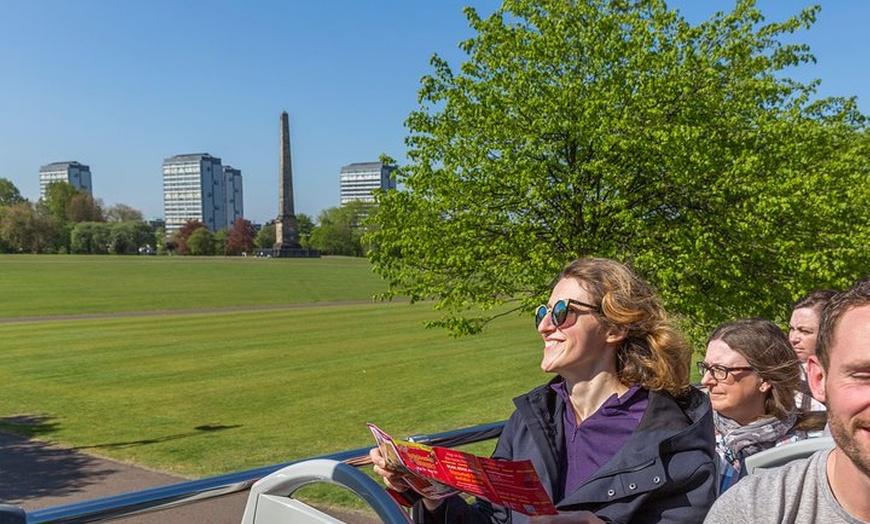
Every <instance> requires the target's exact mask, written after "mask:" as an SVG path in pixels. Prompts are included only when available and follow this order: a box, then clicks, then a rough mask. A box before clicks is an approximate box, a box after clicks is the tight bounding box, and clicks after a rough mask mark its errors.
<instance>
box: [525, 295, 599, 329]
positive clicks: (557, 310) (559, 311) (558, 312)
mask: <svg viewBox="0 0 870 524" xmlns="http://www.w3.org/2000/svg"><path fill="white" fill-rule="evenodd" d="M572 304H573V305H575V306H583V307H587V308H589V309H590V310H592V311H600V310H601V308H599V307H598V306H593V305H592V304H587V303H586V302H581V301H579V300H574V299H573V298H563V299H562V300H557V301H556V303H555V304H553V307H552V308H550V307H547V305H546V304H541V305H540V306H538V307H537V308H536V309H535V327H538V326H540V325H541V322H543V321H544V317H546V316H547V313H550V322H552V323H553V326H554V327H557V328H558V327H561V326H562V324H564V323H565V321H566V320H568V313H570V312H572V311H573V312H574V313H575V314H577V315H581V314H583V315H588V314H590V313H592V311H583V312H580V311H576V310H572V309H571V305H572Z"/></svg>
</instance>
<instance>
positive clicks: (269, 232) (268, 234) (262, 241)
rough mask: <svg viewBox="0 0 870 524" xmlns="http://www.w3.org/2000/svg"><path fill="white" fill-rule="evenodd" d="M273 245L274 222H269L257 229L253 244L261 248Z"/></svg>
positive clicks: (268, 247)
mask: <svg viewBox="0 0 870 524" xmlns="http://www.w3.org/2000/svg"><path fill="white" fill-rule="evenodd" d="M274 245H275V223H274V222H270V223H268V224H265V225H264V226H263V227H261V228H260V230H259V231H257V236H256V237H254V246H256V247H259V248H261V249H270V248H271V247H272V246H274Z"/></svg>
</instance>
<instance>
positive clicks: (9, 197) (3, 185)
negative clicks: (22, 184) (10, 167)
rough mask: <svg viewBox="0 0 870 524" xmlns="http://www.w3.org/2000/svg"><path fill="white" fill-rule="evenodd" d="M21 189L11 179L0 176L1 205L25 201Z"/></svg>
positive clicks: (11, 204)
mask: <svg viewBox="0 0 870 524" xmlns="http://www.w3.org/2000/svg"><path fill="white" fill-rule="evenodd" d="M24 200H25V198H24V197H22V196H21V191H19V190H18V188H17V187H16V186H15V184H13V183H12V181H11V180H8V179H5V178H0V207H4V206H13V205H15V204H20V203H22V202H24Z"/></svg>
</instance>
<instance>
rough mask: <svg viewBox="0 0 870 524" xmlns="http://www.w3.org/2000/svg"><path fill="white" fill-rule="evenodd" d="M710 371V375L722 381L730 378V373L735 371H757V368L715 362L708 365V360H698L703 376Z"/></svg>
mask: <svg viewBox="0 0 870 524" xmlns="http://www.w3.org/2000/svg"><path fill="white" fill-rule="evenodd" d="M708 371H709V372H710V376H711V377H713V378H714V379H716V380H719V381H722V380H726V379H727V378H728V375H729V374H730V373H734V372H735V371H755V368H751V367H749V366H737V367H733V368H729V367H725V366H720V365H718V364H713V365H712V366H710V365H708V364H707V363H706V362H698V373H700V374H701V378H703V377H704V375H705V374H706V373H707V372H708Z"/></svg>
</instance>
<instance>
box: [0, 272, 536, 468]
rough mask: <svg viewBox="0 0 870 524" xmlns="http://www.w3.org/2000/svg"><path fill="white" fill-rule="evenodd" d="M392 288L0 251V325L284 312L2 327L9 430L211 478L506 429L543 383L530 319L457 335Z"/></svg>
mask: <svg viewBox="0 0 870 524" xmlns="http://www.w3.org/2000/svg"><path fill="white" fill-rule="evenodd" d="M383 288H384V284H383V283H382V282H380V281H379V280H378V278H377V277H376V276H374V275H373V274H372V273H371V270H370V267H369V265H368V262H367V261H365V260H361V259H343V258H324V259H320V260H310V259H309V260H274V259H272V260H269V259H254V258H248V259H241V258H240V259H223V258H215V259H207V258H204V259H196V258H181V257H172V258H170V257H73V256H32V257H31V256H17V255H16V256H0V292H2V295H0V318H3V317H5V318H6V319H9V318H10V317H28V316H34V315H48V314H51V315H66V314H74V313H108V312H121V311H154V310H180V309H195V308H217V307H231V306H259V305H273V306H275V305H281V304H285V305H287V307H286V308H278V309H269V310H253V311H226V312H217V313H193V312H191V313H182V314H177V313H176V314H169V313H163V314H161V313H157V314H154V315H150V316H134V317H107V318H88V319H80V320H51V321H47V322H29V321H20V322H8V321H7V322H3V323H0V341H2V342H0V354H2V357H3V366H0V384H3V386H4V387H3V395H0V421H2V422H0V424H2V426H0V429H7V430H9V429H13V430H18V431H23V432H31V433H32V434H34V435H36V436H37V437H39V438H42V439H47V440H51V441H55V442H57V443H59V444H62V445H66V446H74V447H77V448H79V449H82V450H85V451H88V452H92V453H96V454H99V455H104V456H109V457H112V458H115V459H118V460H122V461H126V462H130V463H135V464H139V465H143V466H147V467H150V468H155V469H159V470H162V471H166V472H172V473H175V474H179V475H183V476H188V477H200V476H207V475H215V474H220V473H225V472H230V471H238V470H242V469H247V468H252V467H256V466H261V465H266V464H273V463H278V462H283V461H288V460H293V459H298V458H303V457H308V456H314V455H321V454H324V453H330V452H334V451H340V450H343V449H348V448H356V447H361V446H367V445H369V444H371V437H370V435H369V433H368V431H367V429H366V427H365V423H366V422H369V421H372V422H375V423H377V424H378V425H379V426H381V427H382V428H383V429H385V430H387V431H389V432H390V433H392V434H394V435H396V436H404V435H409V434H414V433H432V432H438V431H445V430H449V429H455V428H459V427H464V426H469V425H476V424H482V423H487V422H493V421H498V420H502V419H504V418H506V417H507V416H508V415H509V414H510V412H511V411H512V402H511V398H512V397H513V396H515V395H517V394H520V393H522V392H524V391H526V390H527V389H529V388H530V387H532V386H533V385H535V384H538V383H540V382H542V381H544V380H546V379H547V376H546V375H544V374H543V373H542V372H541V371H540V370H539V369H538V363H539V359H540V341H539V339H538V336H537V333H536V332H535V330H534V329H533V328H532V321H531V318H530V316H522V317H520V316H511V317H508V318H504V319H500V320H498V321H497V322H496V323H495V324H494V325H493V326H492V327H491V328H490V329H489V330H488V331H487V332H486V333H485V334H484V335H481V336H477V337H465V338H459V339H455V338H451V337H449V336H447V335H446V334H445V333H444V332H443V331H440V330H431V329H425V328H423V322H424V321H426V320H430V319H433V318H435V317H436V313H434V312H433V311H432V309H431V305H427V304H417V305H414V306H411V305H408V304H407V303H403V302H393V303H372V302H371V301H370V297H371V295H372V294H373V293H375V292H377V291H380V290H382V289H383ZM317 302H321V304H316V303H317ZM345 302H347V303H345ZM300 303H313V304H311V305H310V306H306V307H300V306H299V304H300ZM22 420H26V421H28V422H29V423H30V424H31V425H29V426H25V425H21V424H19V423H20V422H21V421H22Z"/></svg>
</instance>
